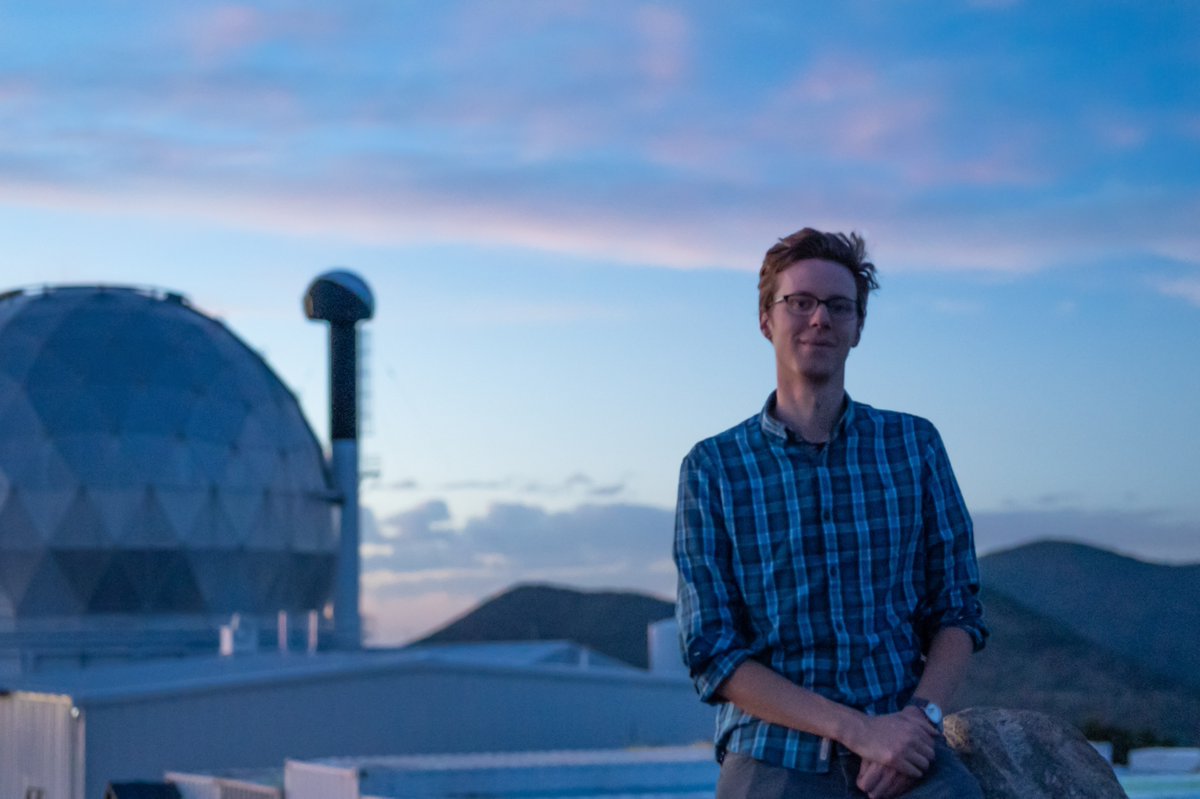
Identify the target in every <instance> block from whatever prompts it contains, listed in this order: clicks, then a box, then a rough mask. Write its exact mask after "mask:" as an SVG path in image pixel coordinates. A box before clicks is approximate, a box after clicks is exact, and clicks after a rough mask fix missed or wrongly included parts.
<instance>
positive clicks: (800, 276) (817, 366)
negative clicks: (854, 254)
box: [759, 258, 862, 383]
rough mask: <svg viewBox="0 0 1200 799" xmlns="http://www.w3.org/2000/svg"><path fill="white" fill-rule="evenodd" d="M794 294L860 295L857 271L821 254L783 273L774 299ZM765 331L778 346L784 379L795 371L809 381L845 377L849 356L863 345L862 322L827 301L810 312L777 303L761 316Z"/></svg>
mask: <svg viewBox="0 0 1200 799" xmlns="http://www.w3.org/2000/svg"><path fill="white" fill-rule="evenodd" d="M791 294H808V295H810V296H812V297H815V298H817V299H818V300H831V299H833V298H835V297H840V298H843V299H849V300H852V301H853V300H855V299H856V298H857V296H858V291H857V287H856V286H855V284H854V276H853V275H852V274H851V273H850V270H849V269H847V268H846V267H845V266H843V265H841V264H839V263H837V262H835V261H826V260H822V259H815V258H814V259H807V260H804V261H797V262H796V263H794V264H792V265H791V266H789V267H788V268H787V269H785V270H784V271H783V272H781V273H780V274H779V278H778V280H777V285H776V287H775V294H774V295H773V296H772V300H779V299H780V298H782V297H786V296H788V295H791ZM759 325H760V327H761V328H762V333H763V335H764V336H766V337H767V339H768V340H769V341H770V342H771V343H772V344H773V345H774V346H775V363H776V365H777V366H778V369H779V376H780V379H781V381H782V380H784V379H787V377H788V376H791V377H793V378H796V379H800V380H803V381H804V382H808V383H826V382H828V381H829V380H832V379H835V378H839V379H840V378H842V377H843V376H844V373H845V367H846V357H847V356H848V355H849V354H850V349H851V348H852V347H855V346H857V345H858V339H859V335H860V334H861V332H862V324H861V321H860V319H859V317H858V314H857V313H855V314H853V315H851V316H850V317H848V318H846V319H837V318H835V317H834V316H833V315H831V314H830V311H829V308H828V307H827V306H825V305H818V306H817V307H816V309H815V310H813V312H812V313H811V314H809V315H807V316H805V315H797V314H795V313H793V312H792V311H790V310H789V309H788V307H787V303H783V302H776V303H775V304H774V305H772V306H771V307H770V308H769V309H767V311H766V312H765V313H763V314H762V315H761V316H760V317H759Z"/></svg>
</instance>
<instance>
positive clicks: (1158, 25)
mask: <svg viewBox="0 0 1200 799" xmlns="http://www.w3.org/2000/svg"><path fill="white" fill-rule="evenodd" d="M1198 87H1200V5H1197V4H1195V3H1192V2H1184V1H1182V0H1180V1H1179V2H1155V3H1145V2H1091V1H1089V2H1082V0H1062V1H1061V2H1056V3H1032V2H1021V0H973V1H972V0H929V1H928V2H914V1H912V0H904V1H903V2H901V1H897V2H886V1H882V2H881V1H879V0H871V2H860V1H858V0H849V2H844V3H836V4H832V3H830V4H808V3H796V2H791V1H789V2H771V1H770V0H768V1H767V2H758V3H753V4H736V5H735V4H732V3H717V2H710V1H706V0H697V1H696V2H686V3H685V2H670V1H668V0H663V2H627V1H625V0H603V1H597V2H592V1H591V0H558V2H543V1H542V0H486V1H483V0H481V1H479V2H474V1H471V0H446V1H445V2H438V3H432V2H403V1H402V0H398V1H397V2H377V1H369V0H345V1H344V2H338V3H304V2H286V3H284V2H255V3H244V4H233V3H204V2H178V1H177V0H161V1H160V2H155V3H153V4H148V3H134V2H128V1H127V0H110V1H108V2H105V1H103V0H100V1H97V2H86V3H85V2H55V0H48V2H41V3H14V2H8V3H0V241H2V242H3V246H4V251H3V252H4V255H3V265H2V267H0V276H2V278H3V284H4V287H5V288H9V287H17V286H29V285H41V284H48V283H51V284H56V283H107V284H135V285H148V286H154V287H160V288H166V289H170V290H173V291H180V292H182V293H184V294H186V295H187V296H188V298H189V299H190V301H191V302H192V303H193V304H194V305H195V306H196V307H198V308H199V309H201V310H202V311H204V312H206V313H209V314H212V315H214V316H217V317H219V318H220V319H222V320H223V321H224V322H225V323H226V324H227V325H229V327H230V328H231V329H232V330H233V331H234V332H235V333H236V334H237V335H239V336H240V337H241V338H243V339H244V340H245V341H246V342H247V343H248V344H249V345H250V346H251V347H252V348H254V349H255V350H257V351H259V352H260V353H262V354H263V356H264V357H265V358H266V359H267V361H268V362H269V363H270V364H271V365H272V367H273V368H274V369H275V370H276V371H277V372H278V373H279V375H280V376H281V378H282V379H283V380H284V382H285V383H287V385H288V386H289V387H291V388H292V390H293V391H294V392H295V393H296V395H297V397H298V398H299V400H300V402H301V404H302V406H303V408H304V410H305V412H306V414H307V415H308V418H309V420H310V422H311V424H312V426H313V428H314V430H315V431H316V433H317V435H318V436H319V437H321V439H322V440H324V439H325V438H326V437H327V430H328V420H327V416H328V412H327V410H326V408H327V386H326V380H327V375H326V360H325V336H326V332H325V330H324V329H322V327H321V326H320V325H318V324H314V323H310V322H308V321H306V320H305V319H304V317H303V313H302V310H301V298H302V296H303V293H304V290H305V289H306V287H307V285H308V284H309V282H310V281H311V280H312V278H313V277H315V276H316V275H318V274H320V273H322V272H324V271H326V270H329V269H333V268H345V269H350V270H353V271H355V272H357V273H358V274H359V275H361V276H362V277H363V278H364V279H365V280H366V281H367V282H368V283H369V284H370V285H371V287H372V290H373V292H374V295H375V300H376V311H377V312H376V317H375V318H374V319H373V320H372V321H371V322H369V323H367V324H366V325H365V326H364V328H363V330H364V333H363V336H364V343H365V347H366V354H365V363H366V366H367V375H366V377H365V379H364V414H365V417H366V418H365V420H364V434H365V436H364V444H363V446H364V464H365V467H366V475H365V478H364V484H363V502H364V505H365V508H366V513H365V517H366V521H365V525H364V542H363V574H364V577H363V580H364V597H363V608H364V612H365V613H366V615H367V622H366V623H367V627H368V630H369V631H370V634H371V636H372V640H373V641H374V642H376V643H395V642H401V641H405V640H410V639H412V638H413V637H415V636H419V635H420V634H421V633H423V632H426V631H428V630H430V629H432V628H435V627H437V626H439V625H440V624H441V623H444V622H445V621H446V620H448V619H449V618H451V617H453V616H455V615H457V614H459V613H462V612H463V611H465V610H467V609H469V608H470V607H471V606H472V605H474V604H475V603H476V602H478V601H479V600H480V598H482V597H486V596H490V595H493V594H495V593H498V592H500V591H501V590H503V589H504V588H505V587H507V586H509V585H512V584H514V583H517V582H550V583H556V584H563V585H573V586H579V587H587V588H619V589H632V590H639V591H645V592H649V593H652V594H655V595H658V596H662V597H666V598H669V597H671V596H672V595H673V592H674V581H675V577H674V569H673V566H672V564H671V559H670V545H671V536H672V526H673V506H674V502H675V491H676V481H677V477H678V470H679V464H680V461H681V459H682V458H683V456H684V455H685V454H686V452H687V451H688V449H690V447H691V446H692V445H693V444H694V443H695V442H696V441H698V440H700V439H702V438H705V437H707V436H709V435H712V434H715V433H717V432H719V431H721V430H723V429H725V428H727V427H730V426H732V425H734V424H736V423H737V422H739V421H741V420H742V419H745V418H746V417H748V416H750V415H752V414H754V413H757V411H758V410H759V409H760V407H761V406H762V403H763V401H764V400H765V399H766V396H767V394H768V393H769V392H770V390H771V389H772V388H773V384H774V363H773V353H772V350H771V347H770V345H769V344H768V343H767V342H766V341H764V340H763V339H762V337H761V335H760V333H759V331H758V326H757V311H756V302H757V290H756V281H757V270H758V267H759V266H760V264H761V261H762V255H763V253H764V252H765V251H766V249H767V248H768V247H769V246H770V245H771V244H772V243H774V241H775V240H776V239H778V238H779V237H782V236H785V235H787V234H788V233H791V232H793V231H795V230H797V229H799V228H802V227H805V226H812V227H817V228H821V229H828V230H841V231H848V230H857V231H860V232H861V233H863V234H864V236H865V237H866V238H867V241H868V246H869V248H870V252H871V256H872V258H873V260H874V262H875V263H876V264H877V266H878V268H879V273H880V282H881V286H882V287H881V289H880V291H879V292H878V294H877V295H874V296H873V297H872V299H871V303H870V309H869V314H868V318H867V322H866V327H865V330H864V334H863V340H862V344H861V345H860V346H859V347H858V348H857V349H856V350H855V351H854V352H853V353H852V354H851V357H850V362H849V365H848V378H847V389H848V391H849V393H850V395H851V396H852V397H854V398H855V399H856V400H861V401H864V402H867V403H869V404H871V405H875V406H877V407H885V408H893V409H897V410H903V411H908V412H911V413H916V414H919V415H921V416H925V417H927V418H929V419H931V420H933V421H934V423H935V424H936V425H937V426H938V428H939V430H940V431H941V433H942V437H943V439H944V441H945V443H946V446H947V450H948V451H949V454H950V457H951V460H952V462H953V464H954V468H955V471H956V474H957V477H958V481H959V484H960V486H961V488H962V492H963V494H964V496H965V498H966V500H967V502H968V504H969V506H970V507H971V509H972V513H973V516H974V519H975V535H976V544H977V547H978V549H979V551H980V553H983V554H986V553H987V552H991V551H997V550H1000V549H1004V548H1006V547H1011V546H1015V545H1019V544H1020V543H1022V542H1026V541H1030V540H1035V539H1039V538H1047V537H1053V538H1062V539H1070V540H1077V541H1083V542H1087V543H1092V544H1094V545H1097V546H1103V547H1106V548H1109V549H1114V550H1116V551H1119V552H1122V553H1125V554H1129V555H1133V556H1136V557H1140V558H1143V559H1148V560H1156V561H1163V562H1196V561H1200V478H1198V477H1197V469H1196V466H1195V460H1196V455H1197V452H1200V446H1198V445H1200V432H1198V431H1200V368H1198V367H1200V357H1198V354H1197V345H1198V343H1200V224H1198V222H1197V220H1200V88H1198Z"/></svg>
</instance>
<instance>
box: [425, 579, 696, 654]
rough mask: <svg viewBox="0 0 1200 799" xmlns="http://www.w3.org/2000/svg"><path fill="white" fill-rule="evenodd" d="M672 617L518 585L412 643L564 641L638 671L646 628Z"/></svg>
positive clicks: (665, 608) (652, 607) (607, 595)
mask: <svg viewBox="0 0 1200 799" xmlns="http://www.w3.org/2000/svg"><path fill="white" fill-rule="evenodd" d="M674 613H675V606H674V605H673V604H672V603H670V602H665V601H663V600H661V599H656V598H654V597H651V596H646V595H645V594H635V593H625V592H614V591H577V590H574V589H570V588H560V587H556V586H550V585H518V586H516V587H514V588H511V589H509V590H507V591H505V592H504V593H502V594H499V595H498V596H495V597H492V598H491V599H488V600H485V601H484V602H483V603H482V604H481V605H479V606H478V607H476V608H475V609H474V610H471V611H469V612H468V613H467V614H465V615H464V616H461V617H459V618H458V619H456V620H455V621H452V622H450V624H448V625H446V626H445V627H443V628H441V629H440V630H437V631H436V632H434V633H432V634H431V635H429V636H428V637H426V638H424V639H423V640H421V641H419V642H418V643H451V642H459V641H556V640H569V641H575V642H576V643H580V644H584V645H586V646H589V647H591V648H592V649H594V650H596V651H597V652H601V653H603V654H605V655H608V656H609V657H614V658H617V659H618V660H623V661H625V662H626V663H631V664H633V665H634V666H638V667H639V668H643V669H644V668H646V667H647V664H648V660H649V659H648V657H647V647H646V626H647V625H648V624H650V623H651V622H654V621H659V620H660V619H665V618H667V617H668V616H672V615H674Z"/></svg>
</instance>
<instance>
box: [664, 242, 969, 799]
mask: <svg viewBox="0 0 1200 799" xmlns="http://www.w3.org/2000/svg"><path fill="white" fill-rule="evenodd" d="M877 287H878V283H877V282H876V278H875V267H874V265H873V264H871V263H870V262H869V261H867V260H866V252H865V245H864V242H863V240H862V239H861V238H860V237H859V236H857V235H856V234H851V235H849V236H846V235H843V234H830V233H822V232H819V231H816V230H812V229H810V228H805V229H804V230H801V231H799V232H797V233H794V234H792V235H791V236H788V237H787V238H785V239H782V240H780V242H779V243H778V244H776V245H775V246H773V247H772V248H771V249H770V250H768V252H767V255H766V257H765V259H764V260H763V266H762V270H761V271H760V273H759V326H760V328H761V329H762V334H763V335H764V336H765V337H766V338H767V340H768V341H770V342H771V344H772V345H773V346H774V348H775V367H776V378H777V379H776V383H777V385H776V390H775V391H774V392H773V393H772V394H771V396H770V397H769V398H768V399H767V403H766V405H765V407H764V408H763V410H762V412H761V413H759V414H758V415H756V416H754V417H751V418H750V419H748V420H746V421H745V422H743V423H742V424H740V425H738V426H736V427H734V428H731V429H730V430H727V431H726V432H724V433H721V434H720V435H717V436H714V437H712V438H709V439H706V440H704V441H701V442H700V443H699V444H697V445H696V446H695V447H694V448H693V449H692V451H691V452H690V453H689V454H688V456H687V457H686V458H685V459H684V462H683V468H682V470H681V474H680V482H679V504H678V508H677V511H676V523H675V526H676V532H675V561H676V565H677V566H678V569H679V598H678V607H677V613H678V618H679V626H680V634H681V637H682V643H683V647H684V659H685V661H686V662H687V664H688V667H689V669H690V671H691V674H692V678H693V680H694V681H695V684H696V688H697V690H698V692H699V693H700V696H701V698H702V699H703V700H704V701H706V702H711V703H714V704H717V705H718V706H719V707H718V711H717V733H716V749H717V758H718V760H720V761H721V763H722V766H721V777H720V782H719V784H718V789H717V797H718V799H735V797H754V798H755V799H762V798H764V797H776V796H778V797H784V796H797V797H801V796H803V797H808V796H838V797H845V796H863V795H866V796H868V797H870V799H890V797H895V796H901V795H904V796H911V797H947V798H948V799H951V798H952V799H968V798H969V797H978V796H980V794H979V788H978V786H977V784H976V783H975V781H974V779H973V778H972V777H971V775H970V773H969V772H967V771H966V769H965V768H964V767H963V766H962V764H961V763H960V762H959V761H958V759H957V758H956V756H955V755H954V753H953V752H952V751H951V750H950V749H949V748H948V747H947V746H946V743H945V741H944V740H943V739H942V736H941V708H942V707H943V706H945V705H946V704H947V702H949V700H950V698H951V695H952V694H953V692H954V689H955V687H956V686H957V684H958V683H959V681H960V680H961V677H962V674H963V671H964V669H965V667H966V663H967V660H968V658H969V656H970V655H971V653H972V652H973V651H975V650H978V649H979V648H981V647H982V646H983V643H984V639H985V637H986V635H987V630H986V628H985V627H984V625H983V621H982V609H981V607H980V604H979V601H978V599H977V596H976V595H977V593H978V590H979V578H978V569H977V566H976V562H975V553H974V544H973V542H972V533H971V521H970V517H969V516H968V515H967V511H966V508H965V507H964V505H963V501H962V496H961V494H960V493H959V490H958V485H957V483H956V482H955V479H954V475H953V472H952V471H951V469H950V463H949V461H948V459H947V457H946V453H945V450H944V448H943V446H942V442H941V439H940V437H939V436H938V433H937V430H936V429H935V428H934V427H933V425H932V424H930V423H929V422H928V421H926V420H924V419H921V418H918V417H915V416H909V415H906V414H900V413H895V412H892V411H881V410H877V409H875V408H872V407H870V406H869V405H864V404H862V403H859V402H854V401H852V400H851V399H850V398H849V397H848V396H847V395H846V391H845V367H846V358H847V356H848V355H849V353H850V350H851V349H852V348H854V347H856V346H857V345H858V342H859V339H860V338H861V336H862V329H863V322H864V320H865V318H866V310H867V295H868V294H869V293H870V291H871V290H872V289H874V288H877Z"/></svg>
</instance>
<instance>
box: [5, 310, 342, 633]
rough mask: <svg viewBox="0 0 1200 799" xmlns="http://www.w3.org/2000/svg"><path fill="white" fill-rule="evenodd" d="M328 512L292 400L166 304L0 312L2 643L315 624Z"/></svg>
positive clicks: (330, 560)
mask: <svg viewBox="0 0 1200 799" xmlns="http://www.w3.org/2000/svg"><path fill="white" fill-rule="evenodd" d="M330 501H331V491H330V484H329V479H328V475H327V472H326V467H325V462H324V459H323V457H322V454H321V449H320V446H319V445H318V443H317V440H316V438H315V437H314V435H313V433H312V430H311V428H310V427H309V426H308V423H307V422H306V421H305V419H304V417H303V415H302V413H301V411H300V407H299V405H298V403H297V402H296V399H295V397H294V396H293V395H292V394H291V393H290V392H289V391H288V389H287V388H286V387H285V386H284V385H283V384H282V382H280V380H279V378H278V377H277V376H276V375H275V374H274V372H272V371H271V369H270V368H269V367H268V366H267V365H266V363H265V362H264V361H263V360H262V358H260V357H259V356H258V355H257V354H255V353H254V352H253V351H251V350H250V349H249V348H248V347H246V345H245V344H243V343H242V342H241V341H240V340H239V339H238V338H237V337H236V336H234V335H233V334H232V333H231V332H230V331H229V330H228V329H227V328H226V327H225V326H224V325H222V324H221V323H220V322H218V321H216V320H214V319H212V318H209V317H207V316H205V315H203V314H201V313H199V312H197V311H196V310H194V309H192V308H191V307H190V306H188V305H187V304H186V303H185V301H184V300H183V298H182V297H180V296H178V295H173V294H160V293H155V292H150V291H145V290H141V289H130V288H110V287H91V286H89V287H64V288H47V289H42V290H37V291H18V292H9V293H8V294H4V295H0V622H4V625H3V626H5V627H7V628H9V629H11V628H14V627H19V626H20V624H21V623H23V622H36V620H38V619H51V618H57V619H64V618H76V619H79V618H83V619H87V618H89V617H101V616H103V617H112V616H114V615H116V616H137V617H150V616H155V615H167V616H172V617H179V616H190V617H203V618H207V619H213V618H216V617H226V618H227V617H228V616H229V614H231V613H234V612H240V613H243V614H248V615H254V614H258V615H267V614H273V613H275V612H276V611H279V610H287V611H303V610H309V609H315V608H320V607H322V606H323V605H324V604H325V603H326V602H327V601H328V599H329V596H330V591H331V585H332V579H333V573H334V566H335V557H336V555H335V552H336V546H335V540H334V534H333V529H332V519H331V508H330ZM5 620H7V621H5Z"/></svg>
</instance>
